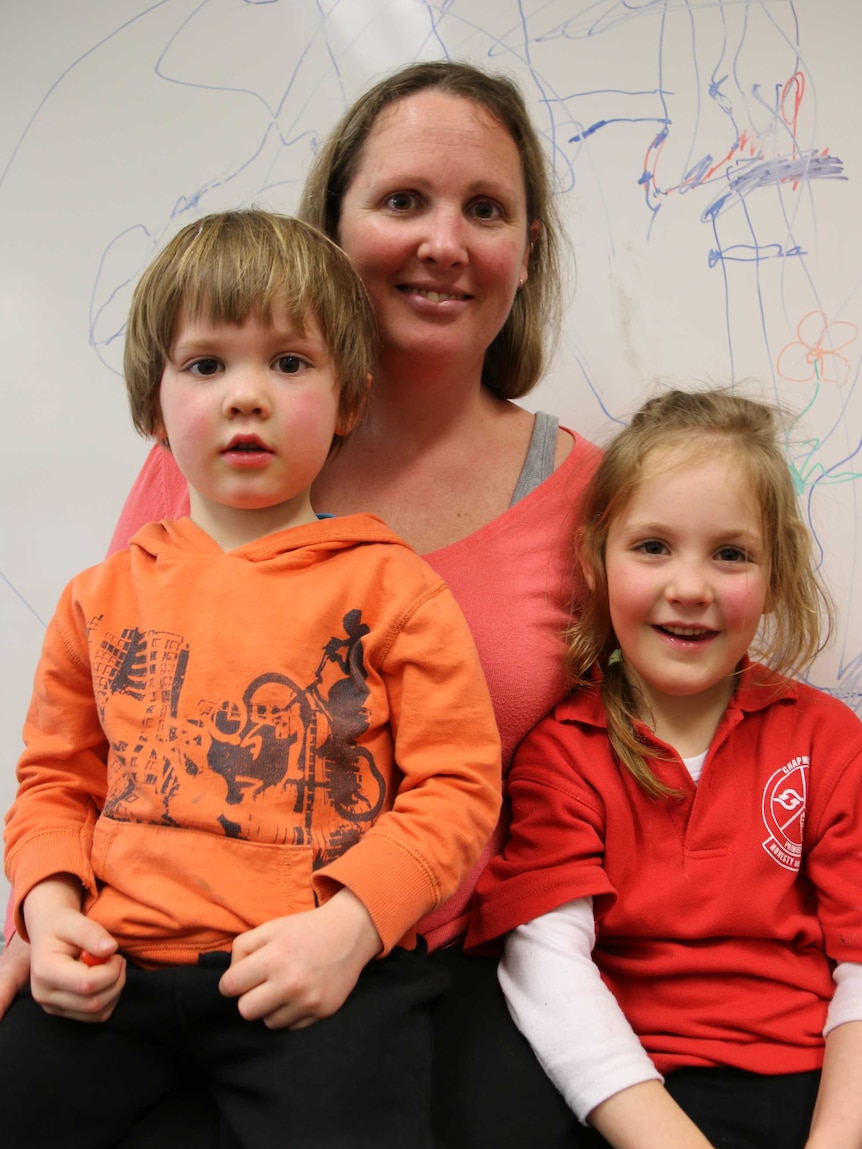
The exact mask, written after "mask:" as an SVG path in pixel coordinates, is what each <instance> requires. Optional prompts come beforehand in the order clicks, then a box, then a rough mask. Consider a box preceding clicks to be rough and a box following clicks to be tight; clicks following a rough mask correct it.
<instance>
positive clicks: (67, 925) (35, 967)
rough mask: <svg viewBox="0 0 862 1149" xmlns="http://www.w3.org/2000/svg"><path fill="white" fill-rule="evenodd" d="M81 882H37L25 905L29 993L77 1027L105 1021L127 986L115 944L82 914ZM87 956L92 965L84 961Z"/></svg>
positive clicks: (69, 879)
mask: <svg viewBox="0 0 862 1149" xmlns="http://www.w3.org/2000/svg"><path fill="white" fill-rule="evenodd" d="M80 905H81V886H80V883H79V882H78V881H77V879H75V878H72V877H70V876H68V875H58V876H57V877H54V878H48V879H47V880H46V881H44V882H39V884H38V885H36V886H34V887H33V889H32V890H31V891H30V893H29V894H28V895H27V897H26V899H25V902H24V918H25V920H26V922H27V932H28V933H29V935H30V953H31V959H30V962H31V964H30V988H31V991H32V993H33V998H34V999H35V1000H36V1001H38V1002H39V1004H40V1005H41V1006H42V1008H43V1009H44V1010H45V1012H46V1013H51V1014H55V1015H57V1016H58V1017H67V1018H70V1019H71V1020H73V1021H105V1020H107V1018H109V1017H110V1016H111V1014H112V1013H113V1011H114V1007H115V1006H116V1004H117V1001H118V1000H119V997H120V992H121V990H122V988H123V986H124V985H125V982H126V962H125V958H123V957H121V956H120V955H119V954H118V953H117V952H116V951H117V943H116V942H115V941H114V939H113V938H112V937H111V935H110V934H109V933H108V932H107V930H105V929H104V928H103V927H102V926H100V925H99V924H98V922H93V921H90V919H89V918H87V917H85V916H84V915H83V914H82V913H81V910H80ZM84 955H87V957H88V958H89V959H90V960H91V961H92V960H93V959H95V961H96V963H97V964H95V965H92V964H90V961H87V960H82V959H83V958H84Z"/></svg>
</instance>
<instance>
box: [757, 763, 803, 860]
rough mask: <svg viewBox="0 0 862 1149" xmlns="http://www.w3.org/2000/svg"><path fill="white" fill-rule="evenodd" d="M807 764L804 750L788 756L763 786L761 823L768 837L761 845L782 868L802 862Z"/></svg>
mask: <svg viewBox="0 0 862 1149" xmlns="http://www.w3.org/2000/svg"><path fill="white" fill-rule="evenodd" d="M809 765H810V760H809V758H808V755H807V754H800V755H799V756H798V757H796V758H791V760H790V761H789V762H788V763H787V765H786V766H782V767H781V769H780V770H776V771H775V773H774V774H773V775H772V776H771V778H770V779H769V781H768V782H767V783H766V785H765V786H764V788H763V805H762V812H763V824H764V826H765V827H766V831H767V834H768V837H767V838H766V840H765V841H764V842H763V843H762V845H763V848H764V850H766V852H767V854H769V855H770V857H772V858H773V859H774V860H775V861H776V862H777V863H778V864H779V866H782V867H783V868H784V869H785V870H798V869H799V867H800V865H801V862H802V831H803V830H804V828H805V806H806V803H807V800H808V767H809Z"/></svg>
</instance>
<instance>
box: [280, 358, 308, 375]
mask: <svg viewBox="0 0 862 1149" xmlns="http://www.w3.org/2000/svg"><path fill="white" fill-rule="evenodd" d="M275 366H276V370H278V371H280V372H281V373H282V375H296V374H297V373H298V372H299V371H301V370H302V369H303V367H305V366H306V362H305V360H304V359H300V357H299V356H298V355H279V357H278V359H276V361H275Z"/></svg>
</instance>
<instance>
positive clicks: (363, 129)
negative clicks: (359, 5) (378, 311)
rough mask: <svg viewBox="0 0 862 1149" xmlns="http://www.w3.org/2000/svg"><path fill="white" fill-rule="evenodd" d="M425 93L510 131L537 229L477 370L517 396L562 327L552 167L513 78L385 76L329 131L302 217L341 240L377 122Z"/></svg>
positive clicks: (475, 73)
mask: <svg viewBox="0 0 862 1149" xmlns="http://www.w3.org/2000/svg"><path fill="white" fill-rule="evenodd" d="M429 90H433V91H438V92H444V93H445V94H446V95H449V96H454V97H456V98H457V99H460V100H467V101H468V102H469V103H471V104H474V105H475V106H476V107H478V108H481V109H483V110H484V111H485V112H487V114H488V115H490V116H491V117H492V118H493V119H495V120H496V121H497V122H498V123H499V124H501V125H502V126H503V128H505V130H506V131H507V132H508V133H509V135H510V136H511V137H512V140H513V141H514V144H515V147H516V148H517V149H518V154H519V156H520V158H521V171H522V173H523V177H524V190H525V192H526V196H527V220H528V226H530V225H532V224H534V223H537V224H538V225H539V226H538V229H537V231H536V233H535V235H531V236H530V237H529V238H530V239H532V243H531V244H530V256H529V263H528V268H529V275H528V277H527V280H526V282H525V283H524V285H523V286H522V287H521V288H520V289H519V291H518V292H517V293H516V295H515V299H514V301H513V303H512V309H511V311H510V312H509V315H508V317H507V319H506V322H505V323H504V324H503V327H502V328H501V330H500V331H499V332H498V333H497V336H496V337H495V339H494V340H493V342H492V343H491V346H490V347H489V348H488V350H487V351H486V352H485V362H484V364H483V367H482V383H483V384H484V386H485V387H487V388H488V390H489V391H492V392H493V393H494V394H495V395H499V396H500V397H501V398H503V399H518V398H520V397H521V396H522V395H526V394H527V392H528V391H530V390H531V389H532V388H533V387H534V386H535V385H536V383H537V382H538V381H539V379H541V377H542V375H543V373H544V369H545V362H546V355H547V350H548V348H547V346H546V344H547V343H549V342H553V340H554V339H555V338H556V335H557V332H558V330H559V320H560V299H561V298H562V287H561V274H560V256H559V251H560V236H561V228H560V223H559V217H558V213H557V208H556V204H555V201H554V196H553V188H552V184H551V176H550V169H549V165H548V161H547V159H546V157H545V153H544V151H543V148H542V143H541V141H540V139H539V136H538V133H537V132H536V129H535V128H534V127H533V124H532V122H531V120H530V116H529V113H528V112H527V108H526V105H525V103H524V97H523V96H522V95H521V92H520V89H519V88H518V86H517V84H515V82H514V81H513V80H510V79H509V78H508V77H506V76H499V75H491V74H490V73H488V72H484V71H482V69H481V68H476V67H474V65H472V64H467V63H464V62H461V61H458V60H427V61H424V62H422V63H418V64H408V65H407V67H405V68H401V69H400V70H399V71H397V72H393V73H392V75H390V76H386V77H385V79H383V80H381V81H380V82H379V83H378V84H375V85H374V87H372V88H369V90H368V91H367V92H365V93H364V94H363V95H361V96H360V97H359V98H358V99H357V100H356V101H354V103H353V104H352V105H351V106H350V107H349V108H348V110H347V111H346V112H345V114H344V116H343V117H342V119H341V121H340V122H339V123H338V124H336V126H335V128H333V130H332V131H331V132H330V134H329V136H328V137H327V139H326V141H325V142H324V144H323V146H322V147H321V149H320V152H319V154H318V156H317V158H316V160H315V162H314V164H313V165H312V168H311V171H310V172H309V175H308V178H307V179H306V181H305V190H304V193H303V196H302V202H301V204H300V207H299V215H300V217H301V218H302V219H306V220H308V221H309V223H313V224H314V225H315V227H319V228H320V229H321V231H325V232H326V234H327V235H328V236H329V237H330V239H333V240H335V241H336V242H338V229H339V224H340V222H341V207H342V203H343V201H344V196H345V193H346V192H347V189H348V188H349V187H350V184H351V183H352V181H353V177H354V176H355V175H356V171H357V169H358V167H359V164H360V162H361V160H362V153H363V150H364V148H365V142H366V140H367V139H368V137H369V135H370V134H371V131H372V129H373V127H374V125H375V124H376V123H377V120H378V119H379V117H380V115H381V114H382V113H383V112H384V111H385V110H386V109H387V108H390V107H392V106H393V105H394V104H397V103H399V102H400V101H401V100H406V99H408V98H409V97H410V96H415V95H417V94H418V93H419V92H425V91H429Z"/></svg>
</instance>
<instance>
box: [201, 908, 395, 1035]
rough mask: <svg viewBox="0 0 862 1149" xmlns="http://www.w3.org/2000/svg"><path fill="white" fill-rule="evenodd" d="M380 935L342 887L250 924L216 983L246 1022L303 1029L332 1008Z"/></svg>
mask: <svg viewBox="0 0 862 1149" xmlns="http://www.w3.org/2000/svg"><path fill="white" fill-rule="evenodd" d="M380 948H381V941H380V937H379V935H378V933H377V930H376V929H375V928H374V923H373V922H372V920H371V916H370V914H369V913H368V911H367V910H366V908H365V906H364V905H363V904H362V902H361V901H360V900H359V898H357V897H356V895H355V894H352V893H351V892H350V890H347V889H342V890H339V891H338V893H337V894H335V896H334V897H333V898H332V899H331V900H330V901H328V902H326V903H325V904H324V905H322V906H319V907H318V908H317V909H314V910H309V911H307V912H306V913H301V914H290V915H289V916H288V917H284V918H276V919H275V920H274V921H271V922H266V923H265V924H264V925H262V926H258V927H257V929H254V930H249V931H248V932H247V933H244V934H240V936H239V937H238V938H237V939H236V940H235V941H234V943H233V952H232V957H231V964H230V968H229V969H228V970H227V972H226V973H225V974H224V975H223V977H222V979H221V981H220V982H219V989H220V990H221V992H222V993H223V994H224V995H225V997H236V998H238V999H239V1000H238V1002H237V1006H238V1008H239V1012H240V1013H241V1014H242V1016H243V1017H244V1018H246V1020H248V1021H254V1020H257V1019H259V1018H263V1021H264V1024H265V1025H267V1026H268V1027H269V1028H270V1029H285V1028H286V1029H303V1028H304V1027H305V1026H308V1025H313V1024H314V1022H315V1021H319V1020H320V1019H321V1018H323V1017H329V1016H330V1015H331V1014H333V1013H335V1012H336V1010H338V1009H339V1008H340V1007H341V1006H342V1005H343V1003H344V1001H345V999H346V998H347V995H348V994H349V993H350V991H351V990H352V989H353V987H354V986H355V985H356V982H357V980H358V978H359V975H360V973H361V972H362V970H363V969H364V968H365V966H366V965H367V964H368V962H369V961H370V960H371V959H372V958H373V957H374V956H375V955H376V954H378V953H379V952H380Z"/></svg>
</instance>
